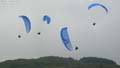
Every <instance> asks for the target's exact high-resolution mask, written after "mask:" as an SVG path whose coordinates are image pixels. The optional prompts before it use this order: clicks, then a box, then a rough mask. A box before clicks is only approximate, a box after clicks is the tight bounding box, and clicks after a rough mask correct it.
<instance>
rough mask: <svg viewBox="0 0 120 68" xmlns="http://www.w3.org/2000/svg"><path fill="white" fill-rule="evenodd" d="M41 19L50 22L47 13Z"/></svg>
mask: <svg viewBox="0 0 120 68" xmlns="http://www.w3.org/2000/svg"><path fill="white" fill-rule="evenodd" d="M43 21H46V22H47V24H50V22H51V18H50V17H49V16H48V15H45V16H43Z"/></svg>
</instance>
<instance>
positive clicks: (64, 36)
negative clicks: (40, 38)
mask: <svg viewBox="0 0 120 68" xmlns="http://www.w3.org/2000/svg"><path fill="white" fill-rule="evenodd" d="M61 39H62V42H63V43H64V45H65V47H66V48H67V49H68V50H69V51H72V50H73V48H72V44H71V41H70V38H69V35H68V32H67V27H64V28H62V30H61Z"/></svg>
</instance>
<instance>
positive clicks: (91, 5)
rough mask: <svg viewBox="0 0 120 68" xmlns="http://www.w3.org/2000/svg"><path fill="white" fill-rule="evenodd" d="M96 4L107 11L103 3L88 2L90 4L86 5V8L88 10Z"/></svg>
mask: <svg viewBox="0 0 120 68" xmlns="http://www.w3.org/2000/svg"><path fill="white" fill-rule="evenodd" d="M96 6H100V7H102V8H103V9H104V10H105V11H106V12H107V13H108V9H107V7H106V6H104V5H102V4H100V3H92V4H90V5H89V6H88V10H90V9H91V8H93V7H96Z"/></svg>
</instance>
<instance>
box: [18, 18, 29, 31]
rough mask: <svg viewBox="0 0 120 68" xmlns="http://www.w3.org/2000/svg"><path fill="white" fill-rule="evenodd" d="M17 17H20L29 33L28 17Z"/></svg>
mask: <svg viewBox="0 0 120 68" xmlns="http://www.w3.org/2000/svg"><path fill="white" fill-rule="evenodd" d="M19 18H22V19H23V21H24V24H25V27H26V32H27V33H29V32H30V30H31V22H30V20H29V19H28V17H27V16H19Z"/></svg>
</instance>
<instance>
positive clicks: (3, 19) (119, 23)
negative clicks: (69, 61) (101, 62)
mask: <svg viewBox="0 0 120 68" xmlns="http://www.w3.org/2000/svg"><path fill="white" fill-rule="evenodd" d="M94 2H98V3H101V4H103V5H105V6H106V7H107V8H108V13H106V12H105V11H104V9H103V8H101V7H96V8H93V9H92V10H88V9H87V8H88V6H89V5H90V4H92V3H94ZM119 3H120V1H119V0H114V1H111V0H0V61H4V60H10V59H17V58H38V57H43V56H62V57H73V58H75V59H79V58H82V57H88V56H93V57H103V58H108V59H112V60H114V61H117V63H120V54H119V52H120V30H119V29H120V19H119V18H120V14H119V12H120V8H119V7H118V6H119ZM20 15H25V16H27V17H29V19H30V21H31V25H32V29H31V32H30V33H26V30H25V26H24V22H23V20H21V19H20V18H19V17H18V16H20ZM44 15H49V16H50V17H51V24H49V25H48V24H46V23H45V22H44V21H43V20H42V18H43V16H44ZM93 22H95V23H96V25H95V26H93V25H92V24H93ZM63 27H68V33H69V36H70V39H71V43H72V46H73V48H75V47H76V46H78V47H79V50H77V51H76V50H73V51H72V52H70V51H68V50H67V49H66V48H65V47H64V44H63V43H62V41H61V37H60V30H61V29H62V28H63ZM38 32H41V35H37V33H38ZM18 35H21V38H20V39H19V38H18V37H17V36H18Z"/></svg>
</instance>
